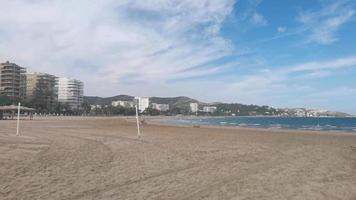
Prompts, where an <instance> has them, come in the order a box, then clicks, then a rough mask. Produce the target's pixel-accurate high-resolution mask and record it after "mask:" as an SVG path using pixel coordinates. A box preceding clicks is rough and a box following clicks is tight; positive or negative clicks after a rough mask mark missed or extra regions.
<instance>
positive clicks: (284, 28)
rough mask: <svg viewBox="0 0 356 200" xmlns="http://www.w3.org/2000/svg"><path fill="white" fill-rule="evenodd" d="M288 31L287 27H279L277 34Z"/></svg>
mask: <svg viewBox="0 0 356 200" xmlns="http://www.w3.org/2000/svg"><path fill="white" fill-rule="evenodd" d="M286 31H287V27H285V26H279V27H278V28H277V32H278V33H284V32H286Z"/></svg>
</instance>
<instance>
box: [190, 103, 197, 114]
mask: <svg viewBox="0 0 356 200" xmlns="http://www.w3.org/2000/svg"><path fill="white" fill-rule="evenodd" d="M189 105H190V111H191V112H192V113H195V112H198V103H190V104H189Z"/></svg>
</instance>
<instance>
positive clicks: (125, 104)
mask: <svg viewBox="0 0 356 200" xmlns="http://www.w3.org/2000/svg"><path fill="white" fill-rule="evenodd" d="M111 105H112V106H114V107H117V106H122V107H125V108H132V107H134V106H135V105H134V102H133V101H112V102H111Z"/></svg>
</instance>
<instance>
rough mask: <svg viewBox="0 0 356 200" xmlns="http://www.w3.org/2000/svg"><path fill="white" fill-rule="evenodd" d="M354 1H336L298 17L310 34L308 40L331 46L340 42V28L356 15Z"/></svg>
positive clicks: (302, 13)
mask: <svg viewBox="0 0 356 200" xmlns="http://www.w3.org/2000/svg"><path fill="white" fill-rule="evenodd" d="M351 3H352V1H348V0H346V1H335V2H334V3H331V4H323V7H322V9H320V10H318V11H310V10H308V11H304V12H301V13H300V14H299V16H298V18H297V19H298V21H299V22H301V23H302V24H303V25H304V26H305V28H306V29H307V30H308V31H309V32H310V35H309V37H308V40H309V41H310V42H317V43H319V44H324V45H326V44H331V43H333V42H335V41H337V40H338V37H337V36H336V33H337V31H338V30H339V28H340V27H341V26H342V25H343V24H345V23H347V22H348V21H350V20H351V19H352V17H353V16H354V15H355V12H356V10H355V8H354V7H353V6H352V4H351Z"/></svg>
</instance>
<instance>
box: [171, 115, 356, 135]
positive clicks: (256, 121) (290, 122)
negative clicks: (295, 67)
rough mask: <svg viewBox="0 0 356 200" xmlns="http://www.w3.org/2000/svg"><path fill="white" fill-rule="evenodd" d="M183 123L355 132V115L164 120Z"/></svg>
mask: <svg viewBox="0 0 356 200" xmlns="http://www.w3.org/2000/svg"><path fill="white" fill-rule="evenodd" d="M165 122H167V123H174V124H184V125H192V126H194V125H212V126H231V127H251V128H270V129H272V128H273V129H295V130H313V131H343V132H353V133H356V117H346V118H339V117H250V116H249V117H201V118H200V117H189V118H175V119H169V120H165Z"/></svg>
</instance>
